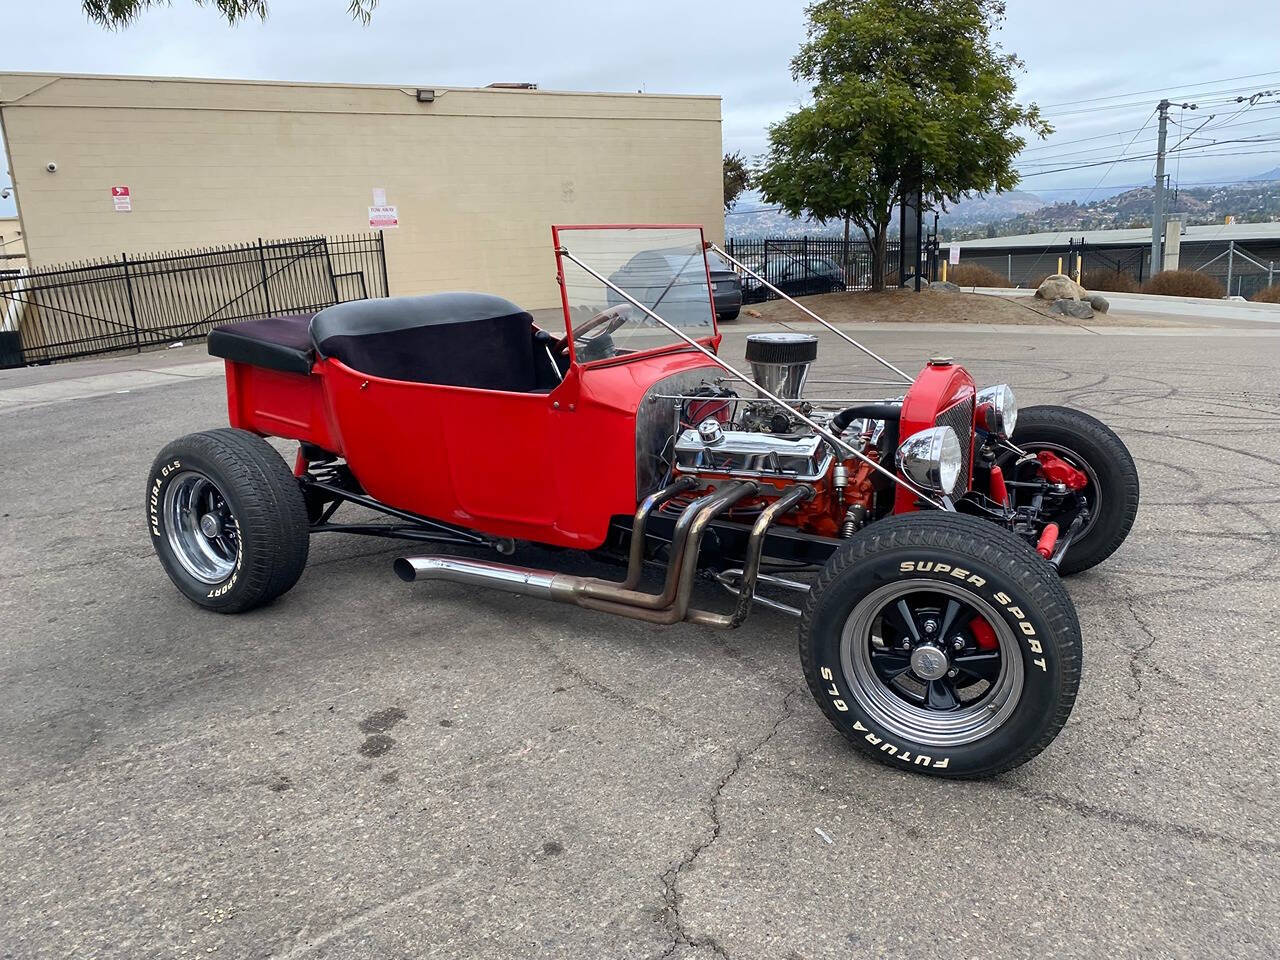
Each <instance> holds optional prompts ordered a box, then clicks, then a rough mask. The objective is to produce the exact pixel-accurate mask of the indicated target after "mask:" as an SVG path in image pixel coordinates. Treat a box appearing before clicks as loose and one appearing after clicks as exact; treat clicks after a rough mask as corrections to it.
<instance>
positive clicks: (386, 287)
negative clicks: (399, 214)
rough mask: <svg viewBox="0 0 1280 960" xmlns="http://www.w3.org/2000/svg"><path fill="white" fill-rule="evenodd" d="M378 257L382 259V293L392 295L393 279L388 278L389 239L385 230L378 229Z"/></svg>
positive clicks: (385, 295)
mask: <svg viewBox="0 0 1280 960" xmlns="http://www.w3.org/2000/svg"><path fill="white" fill-rule="evenodd" d="M378 259H380V260H381V261H382V295H383V296H384V297H389V296H391V281H390V280H389V279H388V278H387V240H386V236H385V235H384V233H383V231H381V230H379V231H378Z"/></svg>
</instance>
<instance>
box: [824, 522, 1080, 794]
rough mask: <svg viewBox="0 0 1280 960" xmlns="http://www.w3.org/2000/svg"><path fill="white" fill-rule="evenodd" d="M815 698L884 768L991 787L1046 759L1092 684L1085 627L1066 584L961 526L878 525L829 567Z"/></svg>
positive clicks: (1006, 539)
mask: <svg viewBox="0 0 1280 960" xmlns="http://www.w3.org/2000/svg"><path fill="white" fill-rule="evenodd" d="M800 660H801V664H802V666H803V668H804V673H805V678H806V680H808V683H809V689H810V690H811V691H812V693H813V696H814V698H815V699H816V700H817V702H818V705H819V707H821V708H822V711H823V713H824V714H826V716H827V718H828V719H829V720H830V721H831V723H832V724H834V725H835V727H836V728H837V729H838V730H839V731H840V732H841V733H843V734H844V735H845V736H846V737H847V738H848V739H849V740H850V741H851V742H852V743H853V744H854V745H855V746H856V747H858V749H860V750H861V751H863V752H864V753H867V754H869V755H870V756H872V757H874V758H875V759H877V760H879V761H881V762H883V763H886V764H889V765H890V766H894V767H898V768H899V769H904V770H912V771H915V772H918V773H927V774H932V775H935V776H943V777H974V778H976V777H988V776H993V775H995V774H997V773H1000V772H1002V771H1004V770H1008V769H1010V768H1012V767H1015V766H1018V765H1019V764H1022V763H1025V762H1026V761H1028V760H1030V759H1031V758H1032V757H1034V756H1035V755H1036V754H1038V753H1040V751H1042V750H1043V749H1044V748H1045V747H1046V746H1048V745H1049V743H1050V742H1051V741H1052V740H1053V738H1054V737H1055V736H1056V735H1057V733H1058V731H1059V730H1061V729H1062V726H1063V724H1065V723H1066V720H1067V717H1068V715H1069V714H1070V713H1071V708H1072V705H1073V704H1074V702H1075V697H1076V691H1077V689H1078V687H1079V683H1080V660H1081V644H1080V626H1079V622H1078V620H1077V618H1076V614H1075V609H1074V607H1073V606H1072V604H1071V599H1070V597H1068V596H1067V593H1066V591H1065V590H1064V589H1063V587H1062V584H1061V583H1060V582H1059V580H1058V577H1057V574H1056V572H1055V571H1054V570H1053V568H1052V567H1051V566H1050V565H1049V564H1048V563H1047V562H1045V561H1044V560H1043V559H1042V558H1041V557H1040V556H1039V555H1038V554H1036V552H1035V551H1034V550H1033V549H1032V548H1031V547H1030V546H1029V545H1028V544H1026V543H1024V542H1023V541H1022V540H1020V539H1018V538H1017V537H1016V536H1014V535H1013V534H1011V533H1009V532H1007V531H1005V530H1003V529H1001V528H999V527H995V526H993V525H992V524H991V523H990V521H987V520H982V519H978V518H974V517H969V516H964V515H960V514H955V513H940V512H939V513H933V512H929V513H913V514H907V515H903V516H895V517H888V518H886V519H884V520H879V521H876V522H875V523H873V524H871V525H870V526H869V527H867V528H865V529H864V530H862V531H860V532H859V533H858V534H856V535H855V536H854V537H853V538H851V539H850V540H849V542H848V543H846V544H844V545H843V546H842V547H841V548H840V549H839V550H838V551H837V552H836V554H835V555H834V556H833V557H832V558H831V559H830V560H829V561H828V562H827V564H826V566H825V567H824V568H823V570H822V572H821V574H820V575H819V577H818V580H817V582H816V583H815V584H814V587H813V589H812V591H811V592H810V594H809V599H808V601H807V603H806V605H805V609H804V613H803V618H802V620H801V625H800Z"/></svg>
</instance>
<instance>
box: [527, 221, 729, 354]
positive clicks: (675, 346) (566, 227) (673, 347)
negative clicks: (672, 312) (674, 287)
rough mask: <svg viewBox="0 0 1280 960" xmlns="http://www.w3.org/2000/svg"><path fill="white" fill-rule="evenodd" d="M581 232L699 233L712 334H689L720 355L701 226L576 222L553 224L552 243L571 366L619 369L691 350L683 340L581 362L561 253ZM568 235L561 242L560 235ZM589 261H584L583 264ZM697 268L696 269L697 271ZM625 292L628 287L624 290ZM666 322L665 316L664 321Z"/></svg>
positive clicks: (713, 298) (717, 328)
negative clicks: (620, 366) (636, 362)
mask: <svg viewBox="0 0 1280 960" xmlns="http://www.w3.org/2000/svg"><path fill="white" fill-rule="evenodd" d="M578 230H597V231H598V230H697V231H698V242H699V246H700V248H701V252H702V269H703V271H704V273H705V275H706V281H707V301H708V307H709V309H710V311H711V332H710V334H707V335H705V336H702V337H694V336H692V335H690V339H692V340H695V341H697V342H698V343H699V344H701V345H702V346H704V347H706V348H707V349H709V350H711V351H712V352H718V351H719V347H720V321H719V319H718V318H717V317H716V297H715V285H714V282H713V281H712V279H711V268H710V266H708V264H707V248H708V243H707V236H706V231H705V230H704V229H703V226H702V224H700V223H573V224H552V225H551V243H552V246H553V248H554V249H555V255H556V283H558V284H559V286H560V306H561V309H562V311H563V313H564V329H565V336H566V337H568V338H569V363H570V367H571V368H572V367H580V368H583V369H590V368H593V367H602V366H616V365H617V364H620V363H630V362H631V361H633V360H638V359H643V358H647V357H655V356H660V355H661V354H664V353H671V352H673V351H679V350H691V349H693V348H692V347H690V346H689V344H687V343H685V342H684V341H682V340H676V341H675V342H670V343H664V344H659V345H658V346H654V347H648V348H646V349H644V350H636V351H635V352H634V353H624V354H620V355H617V356H613V357H602V358H601V359H598V360H585V361H583V360H579V359H578V353H577V345H576V344H575V343H574V335H573V320H572V315H571V311H570V307H569V288H568V284H567V283H566V282H565V273H564V270H565V264H564V257H563V255H562V251H563V250H565V249H569V242H571V241H572V234H573V232H574V231H578ZM562 233H564V234H569V236H568V237H567V238H565V240H566V241H567V242H563V243H562V238H561V234H562ZM583 262H584V263H585V262H586V261H585V260H584V261H583ZM695 269H696V268H695ZM623 289H625V288H623ZM654 312H655V313H657V314H658V316H660V317H661V316H662V311H661V309H660V308H659V309H658V310H656V311H654ZM663 319H665V317H664V318H663Z"/></svg>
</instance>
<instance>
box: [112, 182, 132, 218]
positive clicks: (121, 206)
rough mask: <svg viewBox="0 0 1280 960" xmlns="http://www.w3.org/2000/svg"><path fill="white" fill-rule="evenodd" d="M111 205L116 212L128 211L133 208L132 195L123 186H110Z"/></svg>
mask: <svg viewBox="0 0 1280 960" xmlns="http://www.w3.org/2000/svg"><path fill="white" fill-rule="evenodd" d="M111 205H112V206H113V207H114V208H115V211H116V213H129V212H130V211H132V210H133V196H132V195H131V194H130V193H129V188H128V187H125V186H119V187H112V188H111Z"/></svg>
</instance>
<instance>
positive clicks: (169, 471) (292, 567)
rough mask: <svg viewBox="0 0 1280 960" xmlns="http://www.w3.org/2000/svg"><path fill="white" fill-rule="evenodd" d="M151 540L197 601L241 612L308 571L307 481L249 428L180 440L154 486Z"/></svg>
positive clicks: (167, 453)
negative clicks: (302, 485) (302, 486)
mask: <svg viewBox="0 0 1280 960" xmlns="http://www.w3.org/2000/svg"><path fill="white" fill-rule="evenodd" d="M147 520H148V527H149V528H150V530H151V543H152V546H153V547H154V548H155V551H156V555H157V556H158V557H159V558H160V563H161V565H162V566H163V567H164V569H165V572H166V573H167V574H168V575H169V579H171V580H172V581H173V583H174V585H175V586H176V587H177V588H178V589H179V590H180V591H181V592H182V593H183V595H185V596H186V597H187V598H188V599H189V600H191V601H192V602H193V603H195V604H197V605H199V606H202V607H205V608H206V609H209V610H216V611H218V612H219V613H240V612H242V611H245V610H251V609H253V608H254V607H259V606H262V605H263V604H267V603H270V602H271V601H272V600H275V599H276V598H277V597H279V596H280V595H281V594H283V593H285V592H286V591H288V590H289V589H290V588H291V587H292V586H293V585H294V584H295V583H297V582H298V578H299V577H300V576H302V571H303V568H304V567H305V566H306V563H307V549H308V546H309V536H310V535H309V533H308V527H309V523H308V520H307V505H306V503H305V502H304V500H303V496H302V490H301V489H300V487H299V485H298V481H297V480H296V479H295V478H294V476H293V474H292V473H290V471H289V468H288V467H287V466H286V465H285V462H284V460H282V459H281V458H280V455H279V454H278V453H276V451H275V450H274V449H273V448H272V446H271V445H270V444H269V443H267V442H266V441H265V440H263V439H262V438H261V437H257V436H255V435H253V434H251V433H247V432H245V431H243V430H231V429H224V430H209V431H206V432H204V433H193V434H190V435H188V436H185V437H182V438H180V439H178V440H175V441H173V442H172V443H170V444H169V445H168V446H166V447H165V448H164V449H163V450H162V451H161V452H160V455H159V456H158V457H157V458H156V461H155V463H154V464H153V465H152V468H151V477H150V479H149V481H148V483H147Z"/></svg>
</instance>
